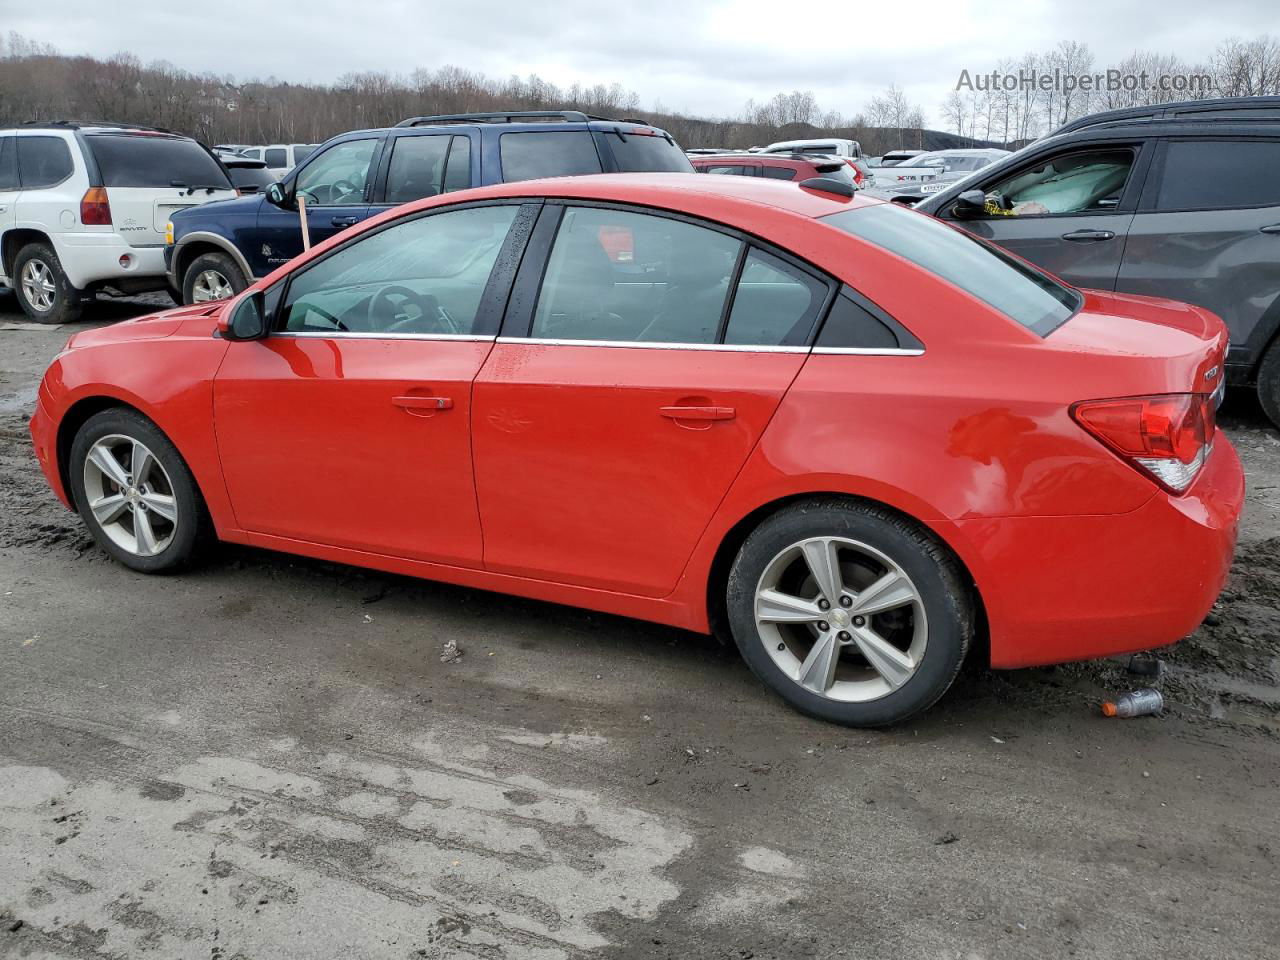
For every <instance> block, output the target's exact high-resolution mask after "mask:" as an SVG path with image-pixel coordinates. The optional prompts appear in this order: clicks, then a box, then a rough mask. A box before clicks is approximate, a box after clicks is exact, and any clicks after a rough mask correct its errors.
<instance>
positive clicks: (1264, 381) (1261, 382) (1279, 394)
mask: <svg viewBox="0 0 1280 960" xmlns="http://www.w3.org/2000/svg"><path fill="white" fill-rule="evenodd" d="M1224 376H1225V374H1224ZM1258 400H1259V402H1261V404H1262V410H1263V412H1264V413H1265V414H1266V415H1267V419H1268V420H1270V421H1271V425H1272V426H1275V427H1280V338H1277V339H1275V340H1273V341H1271V346H1269V347H1267V352H1266V353H1265V354H1263V355H1262V363H1261V364H1259V366H1258Z"/></svg>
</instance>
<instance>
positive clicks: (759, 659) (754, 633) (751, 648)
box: [727, 498, 974, 727]
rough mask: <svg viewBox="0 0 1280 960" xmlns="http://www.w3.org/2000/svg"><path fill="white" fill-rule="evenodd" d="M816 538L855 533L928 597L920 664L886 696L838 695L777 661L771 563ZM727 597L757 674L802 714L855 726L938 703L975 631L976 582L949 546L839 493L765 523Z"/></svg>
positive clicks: (882, 722)
mask: <svg viewBox="0 0 1280 960" xmlns="http://www.w3.org/2000/svg"><path fill="white" fill-rule="evenodd" d="M813 537H841V538H847V539H848V540H852V541H856V542H858V543H861V544H866V545H867V546H869V547H871V548H873V549H875V550H877V551H879V552H880V553H881V554H883V555H884V556H886V557H888V558H890V559H891V560H892V561H893V562H894V563H896V564H897V565H898V566H899V567H900V568H901V570H902V571H903V572H905V573H906V575H907V576H908V577H909V578H910V580H911V582H912V583H913V584H914V586H915V589H916V591H917V593H918V595H919V597H920V602H921V605H922V607H923V609H924V614H925V618H926V621H927V624H928V631H927V642H926V644H925V647H924V650H923V653H922V655H921V658H920V660H919V663H918V666H917V667H916V668H915V671H914V673H912V674H911V676H910V678H909V679H907V680H906V681H905V682H904V683H902V685H901V686H899V687H898V688H897V689H894V690H892V691H891V692H889V693H887V694H884V695H883V696H880V697H879V698H878V699H871V700H865V701H861V702H850V701H842V700H836V699H833V698H830V697H827V696H824V695H822V694H819V693H817V692H815V691H813V690H811V689H808V688H806V687H804V686H801V684H800V683H799V682H798V681H797V680H795V679H793V677H792V676H791V675H790V674H789V673H787V672H785V671H784V670H783V668H782V667H781V666H779V664H778V663H776V662H775V661H774V659H773V656H772V655H771V653H770V652H769V650H767V649H766V646H765V643H766V641H765V639H764V638H763V637H762V636H761V632H760V630H759V629H758V628H757V626H756V618H755V609H756V588H757V586H758V585H759V584H760V581H761V577H762V576H764V574H765V572H766V568H767V567H768V566H769V564H770V563H771V561H773V559H774V558H775V557H777V556H779V555H780V554H782V552H783V551H784V550H787V549H788V548H789V547H792V546H793V545H795V544H799V543H800V542H802V541H804V540H807V539H809V538H813ZM842 556H843V555H842ZM727 601H728V613H729V622H730V625H731V626H732V629H733V637H734V641H735V643H736V644H737V646H738V650H739V651H740V652H741V653H742V657H743V659H744V660H746V662H747V665H748V666H750V667H751V670H752V672H754V673H755V674H756V676H758V677H759V678H760V679H761V680H762V681H764V683H765V685H766V686H768V687H769V689H771V690H772V691H773V692H774V693H776V694H778V695H779V696H780V697H782V699H783V700H785V701H786V702H787V703H789V704H790V705H791V706H793V707H795V708H796V709H797V710H799V711H800V712H801V713H805V714H808V715H809V716H812V717H818V718H819V719H822V720H828V721H831V722H832V723H839V724H843V725H845V726H851V727H879V726H886V725H888V724H892V723H899V722H901V721H903V720H905V719H907V718H908V717H911V716H913V715H914V714H916V713H919V712H920V711H922V710H925V709H927V708H928V707H930V706H932V705H933V704H934V703H936V702H937V700H938V699H939V698H940V697H941V696H942V695H943V694H944V693H945V692H946V691H947V688H948V687H950V686H951V683H952V681H953V680H955V677H956V674H957V673H958V672H959V670H960V667H961V665H962V664H963V662H964V658H965V654H966V653H967V652H968V650H969V644H970V642H971V641H972V639H973V632H974V602H973V597H972V590H971V587H970V584H969V581H968V580H967V578H966V577H965V575H964V573H963V571H962V568H961V567H960V565H959V564H958V562H957V561H956V560H955V558H954V557H953V556H952V555H951V554H950V553H949V552H948V551H947V549H946V548H945V547H943V546H942V545H941V544H940V543H938V542H937V541H936V540H935V539H933V537H931V536H930V535H929V534H927V533H926V532H925V531H924V530H923V529H921V528H920V527H919V526H917V525H916V524H914V523H912V522H911V521H909V520H907V519H905V518H903V517H901V516H899V515H897V514H895V513H892V512H890V511H888V510H885V509H882V508H879V507H875V506H872V505H868V504H860V503H857V502H854V501H849V500H842V499H835V498H824V499H815V500H807V501H803V502H799V503H795V504H792V505H790V506H788V507H785V508H784V509H782V510H780V511H778V512H777V513H775V514H773V515H772V516H770V517H769V518H768V519H766V520H765V521H764V522H763V523H761V524H760V526H759V527H757V528H756V529H755V530H754V531H753V532H752V533H751V535H750V536H748V537H747V539H746V541H745V542H744V543H743V545H742V548H741V549H740V550H739V551H738V556H737V558H736V559H735V560H734V562H733V566H732V568H731V569H730V571H729V579H728V588H727ZM913 622H914V621H913ZM832 629H835V627H834V626H833V627H832ZM851 629H852V628H851ZM770 642H772V641H770ZM850 649H851V650H852V649H853V648H850ZM853 656H854V658H855V659H856V657H857V656H858V655H857V654H856V651H855V652H854V654H853ZM841 662H842V663H848V660H844V659H842V660H841ZM864 666H865V662H864Z"/></svg>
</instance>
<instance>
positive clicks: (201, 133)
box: [0, 33, 1280, 154]
mask: <svg viewBox="0 0 1280 960" xmlns="http://www.w3.org/2000/svg"><path fill="white" fill-rule="evenodd" d="M1095 60H1096V58H1095V57H1094V55H1093V53H1092V51H1091V50H1090V49H1089V47H1088V45H1087V44H1083V43H1078V42H1075V41H1063V42H1061V43H1059V44H1058V45H1057V46H1055V47H1054V48H1053V49H1051V50H1048V51H1043V52H1039V53H1035V52H1031V53H1027V54H1024V55H1023V56H1021V57H1016V58H1010V59H1007V60H1004V61H1001V62H1000V63H998V64H997V65H996V66H995V72H996V73H997V74H1001V75H1004V76H1017V75H1019V74H1020V73H1021V74H1023V75H1026V74H1031V73H1034V74H1039V75H1053V74H1055V72H1056V74H1057V75H1066V76H1083V75H1089V74H1093V73H1098V72H1104V71H1105V70H1107V69H1111V70H1114V71H1117V72H1119V73H1121V74H1124V75H1138V74H1142V73H1146V74H1148V75H1150V76H1152V77H1160V76H1182V77H1187V76H1192V77H1196V76H1199V77H1205V78H1208V79H1209V80H1210V81H1211V83H1207V84H1203V85H1197V86H1196V88H1195V89H1193V90H1181V91H1175V90H1166V89H1161V88H1160V85H1159V84H1158V83H1157V84H1152V85H1151V86H1150V87H1148V88H1144V89H1140V90H1126V89H1122V90H1117V91H1111V90H1094V89H1089V90H1083V89H1078V88H1073V89H1064V88H1062V87H1061V86H1055V87H1052V88H1050V89H1038V88H1030V87H1028V86H1026V85H1021V86H1015V87H1014V88H1013V89H1009V88H1008V85H1007V84H998V85H997V84H993V83H989V82H988V83H987V84H986V87H987V88H986V89H979V84H970V85H969V86H968V87H962V88H961V89H957V90H953V91H951V92H950V93H949V94H948V95H947V97H946V98H945V100H944V101H943V102H942V103H941V104H940V105H939V111H940V114H941V116H942V117H943V118H944V121H945V123H946V125H947V127H948V130H947V131H946V132H942V131H938V130H931V129H929V128H928V127H927V124H926V119H925V114H924V110H923V108H922V107H921V106H920V105H919V104H917V103H913V102H912V101H911V100H910V99H909V98H908V97H907V95H906V94H905V93H904V91H903V90H901V89H900V88H898V87H896V86H892V85H891V86H889V87H888V88H887V89H886V90H884V91H883V92H882V93H880V94H878V95H876V96H874V97H872V98H871V100H870V101H869V102H868V103H867V104H865V105H864V106H863V107H861V108H860V109H857V110H855V111H854V112H852V113H850V114H844V113H841V112H839V111H836V110H829V109H824V108H823V107H822V106H821V105H820V104H819V103H818V101H817V98H816V97H815V96H814V94H813V93H812V92H809V91H793V92H791V93H786V92H782V93H778V94H776V95H775V96H773V97H771V98H769V99H767V100H763V101H759V102H757V101H754V100H752V101H748V103H747V104H746V105H745V106H744V108H743V110H742V111H741V112H740V114H739V115H738V116H736V117H728V118H720V119H708V118H700V117H693V116H687V115H684V114H679V113H672V112H669V111H666V110H663V109H662V108H661V107H659V108H658V109H656V110H647V111H646V110H642V108H641V104H640V98H639V96H638V95H637V94H636V93H635V91H633V90H629V89H627V88H625V87H623V86H622V84H620V83H612V84H609V85H605V84H594V85H589V86H588V85H584V84H579V83H574V84H573V85H571V86H567V87H562V86H558V85H556V84H554V83H551V82H550V81H547V80H545V79H543V78H541V77H539V76H537V75H536V74H534V75H529V76H527V77H519V76H515V75H512V76H510V77H508V78H506V79H504V80H503V79H496V78H492V77H488V76H486V75H484V74H482V73H478V72H476V71H472V70H466V69H464V68H461V67H456V66H442V67H438V68H435V69H428V68H420V69H417V70H414V71H413V72H412V73H410V74H407V75H393V74H388V73H382V72H360V73H348V74H345V75H343V76H341V77H339V78H338V79H337V80H335V81H334V82H332V83H328V84H314V83H305V84H299V83H287V82H284V81H280V80H276V79H267V80H248V81H237V80H236V79H235V78H234V77H231V76H223V75H217V74H213V73H203V74H197V73H192V72H189V71H187V70H183V69H181V68H179V67H177V66H175V65H173V64H171V63H168V62H166V61H157V62H154V63H149V64H145V65H144V64H143V63H142V62H141V61H140V60H139V59H138V57H136V56H134V55H133V54H130V53H121V54H117V55H115V56H113V57H109V58H106V59H99V58H96V57H88V56H66V55H63V54H61V53H60V52H59V51H58V50H57V49H56V48H54V47H52V46H51V45H49V44H46V43H40V42H38V41H34V40H30V39H27V38H25V37H23V36H21V35H19V34H16V33H10V34H9V35H8V37H7V38H4V37H0V126H11V125H15V124H18V123H22V122H25V121H29V120H48V119H91V120H111V121H118V122H122V123H138V124H145V125H148V126H157V127H163V128H166V129H170V130H174V131H178V132H181V133H185V134H189V135H191V136H194V137H196V138H197V139H200V140H202V141H204V142H205V143H209V144H215V143H246V144H248V143H313V142H320V141H323V140H325V139H327V138H328V137H331V136H333V135H335V134H338V133H342V132H344V131H347V130H354V129H361V128H366V127H382V126H390V125H393V124H395V123H397V122H398V121H400V120H403V119H404V118H406V117H411V116H420V115H432V114H453V113H470V112H484V111H504V110H581V111H583V112H584V113H588V114H593V115H598V116H608V117H619V118H625V117H635V116H641V117H643V118H644V119H646V120H648V121H650V122H652V123H654V124H657V125H658V126H661V127H662V128H664V129H666V130H667V131H669V132H670V133H671V134H672V136H674V137H675V138H676V140H677V141H678V142H679V143H681V144H682V145H683V146H685V147H686V148H691V147H723V148H727V149H735V148H736V149H740V148H745V147H749V146H756V145H764V144H767V143H770V142H773V141H776V140H787V139H798V138H802V137H814V136H832V137H846V138H850V139H854V140H858V141H860V142H861V143H862V146H863V149H864V150H866V151H867V152H868V153H871V154H879V153H883V152H884V151H886V150H891V149H897V148H915V149H942V148H946V147H959V146H972V145H990V146H1018V145H1021V144H1022V143H1025V142H1027V141H1028V140H1031V139H1034V138H1035V137H1037V136H1040V135H1043V134H1044V133H1047V132H1049V131H1051V130H1053V129H1054V128H1056V127H1057V126H1059V125H1060V124H1062V123H1064V122H1066V121H1067V120H1070V119H1073V118H1075V117H1078V116H1082V115H1084V114H1087V113H1091V112H1094V111H1097V110H1106V109H1113V108H1115V107H1120V106H1130V105H1133V104H1138V103H1152V102H1159V101H1161V100H1182V99H1191V98H1193V97H1196V96H1247V95H1252V94H1280V41H1277V40H1276V39H1274V38H1272V37H1260V38H1258V39H1255V40H1248V41H1241V40H1236V39H1228V40H1226V41H1223V42H1222V43H1221V44H1220V45H1219V46H1218V48H1217V50H1216V51H1215V52H1214V54H1213V56H1212V57H1211V58H1210V59H1209V60H1208V61H1207V62H1205V63H1195V64H1189V63H1184V62H1183V61H1181V60H1179V59H1178V58H1177V57H1175V56H1172V55H1166V54H1155V53H1135V54H1133V55H1131V56H1130V57H1128V58H1126V59H1125V60H1124V61H1122V62H1121V63H1119V64H1115V65H1112V66H1110V67H1103V66H1099V65H1098V64H1097V63H1096V62H1095Z"/></svg>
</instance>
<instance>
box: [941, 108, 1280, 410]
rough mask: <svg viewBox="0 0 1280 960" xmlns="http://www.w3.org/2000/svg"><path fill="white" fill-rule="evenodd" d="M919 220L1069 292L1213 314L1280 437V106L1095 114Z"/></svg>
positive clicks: (980, 177)
mask: <svg viewBox="0 0 1280 960" xmlns="http://www.w3.org/2000/svg"><path fill="white" fill-rule="evenodd" d="M916 209H917V210H923V211H924V212H926V213H930V214H933V215H934V216H936V217H939V218H941V219H942V220H947V221H951V222H953V223H955V224H957V225H958V226H960V227H963V228H964V229H965V230H968V231H969V232H970V233H973V234H976V235H977V236H979V237H984V238H987V239H989V240H993V241H995V242H996V243H998V244H1000V245H1001V246H1004V247H1007V248H1008V249H1010V250H1012V251H1013V252H1014V253H1017V254H1018V255H1020V256H1022V257H1025V258H1026V259H1028V260H1030V261H1032V262H1034V263H1037V264H1039V265H1040V266H1042V267H1044V268H1045V269H1047V270H1049V271H1051V272H1053V273H1056V274H1057V275H1058V276H1060V277H1062V278H1063V279H1064V280H1066V281H1067V282H1068V283H1072V284H1075V285H1077V286H1080V287H1091V288H1094V289H1098V290H1115V291H1118V292H1121V293H1140V294H1146V295H1149V296H1159V297H1168V298H1170V299H1173V300H1183V301H1187V302H1189V303H1194V304H1198V305H1200V306H1204V307H1208V308H1209V309H1210V310H1213V311H1214V312H1215V313H1217V314H1218V315H1220V316H1221V317H1222V319H1223V320H1225V321H1226V323H1227V326H1228V328H1229V329H1230V331H1231V350H1230V352H1229V353H1228V355H1227V373H1228V377H1229V379H1230V382H1232V383H1237V384H1256V385H1257V389H1258V396H1259V398H1260V399H1261V401H1262V406H1263V409H1264V410H1265V411H1266V413H1267V416H1269V417H1270V418H1271V420H1272V422H1274V423H1275V424H1276V425H1277V426H1280V337H1277V331H1280V97H1248V98H1242V99H1229V100H1228V99H1221V100H1194V101H1189V102H1187V103H1170V104H1160V105H1158V106H1155V107H1145V108H1135V109H1132V110H1114V111H1110V112H1109V113H1100V114H1094V115H1093V116H1090V117H1085V118H1082V119H1080V120H1077V121H1074V122H1072V123H1070V124H1068V125H1067V126H1065V127H1062V128H1061V129H1059V130H1057V131H1055V132H1054V133H1053V134H1051V135H1050V136H1048V137H1045V138H1044V139H1042V140H1038V141H1036V142H1035V143H1033V144H1031V145H1030V146H1028V147H1026V148H1024V149H1022V150H1020V151H1018V152H1017V153H1015V154H1013V155H1011V156H1008V157H1005V158H1004V159H1003V160H1001V161H998V162H997V163H994V164H992V165H991V166H989V167H987V168H986V169H984V170H982V171H981V172H979V173H977V174H974V175H973V176H971V177H967V178H965V179H964V180H962V181H960V182H959V183H957V184H954V185H952V186H950V187H948V188H947V189H946V190H943V191H941V192H939V193H937V194H935V195H934V196H932V197H926V198H925V199H924V200H923V201H921V202H920V203H919V204H917V205H916Z"/></svg>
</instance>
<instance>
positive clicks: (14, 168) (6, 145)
mask: <svg viewBox="0 0 1280 960" xmlns="http://www.w3.org/2000/svg"><path fill="white" fill-rule="evenodd" d="M15 139H16V138H15V137H0V190H17V189H18V148H17V146H16V145H15V143H14V141H15Z"/></svg>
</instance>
